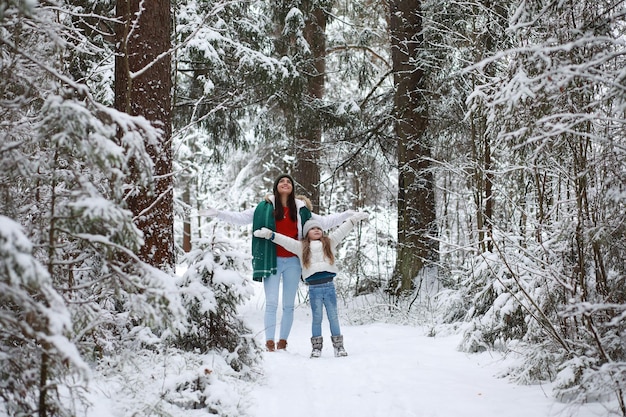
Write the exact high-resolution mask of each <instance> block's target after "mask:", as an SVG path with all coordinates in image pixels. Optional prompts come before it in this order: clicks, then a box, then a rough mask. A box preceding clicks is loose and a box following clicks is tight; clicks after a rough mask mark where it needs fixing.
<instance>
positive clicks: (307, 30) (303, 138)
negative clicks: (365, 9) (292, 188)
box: [295, 8, 326, 212]
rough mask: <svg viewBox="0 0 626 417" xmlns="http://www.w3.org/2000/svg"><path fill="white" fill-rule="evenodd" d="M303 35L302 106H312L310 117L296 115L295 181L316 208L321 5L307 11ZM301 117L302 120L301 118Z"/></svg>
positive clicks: (322, 29) (323, 49) (321, 93)
mask: <svg viewBox="0 0 626 417" xmlns="http://www.w3.org/2000/svg"><path fill="white" fill-rule="evenodd" d="M304 37H305V39H306V41H307V42H308V44H309V47H310V48H311V56H310V57H309V61H308V62H307V64H308V65H307V68H306V71H307V90H306V96H305V100H306V101H308V102H307V103H304V106H305V108H308V107H309V106H312V108H311V110H310V112H311V117H306V116H305V115H298V117H300V118H301V123H299V125H300V126H301V128H300V129H299V131H298V132H297V135H298V136H297V138H296V139H297V144H296V166H295V178H296V181H298V183H299V184H300V185H301V186H302V187H303V188H304V189H305V190H306V192H307V195H308V197H309V198H310V200H311V204H312V205H313V210H314V211H316V212H317V211H318V210H319V202H320V195H319V182H320V169H319V149H320V147H321V144H322V121H321V118H320V115H319V112H318V110H319V105H318V104H317V103H319V102H320V101H321V100H323V99H324V93H325V83H324V77H325V76H326V14H325V12H324V10H322V9H321V8H314V9H313V10H311V12H310V13H309V14H308V15H307V19H306V23H305V27H304ZM302 119H304V120H302Z"/></svg>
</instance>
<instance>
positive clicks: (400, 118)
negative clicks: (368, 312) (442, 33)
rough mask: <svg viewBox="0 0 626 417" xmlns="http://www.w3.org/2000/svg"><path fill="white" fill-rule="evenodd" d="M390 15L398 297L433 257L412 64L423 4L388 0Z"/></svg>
mask: <svg viewBox="0 0 626 417" xmlns="http://www.w3.org/2000/svg"><path fill="white" fill-rule="evenodd" d="M416 6H417V7H416ZM389 13H390V19H389V28H390V35H391V57H392V62H393V73H394V85H395V96H394V116H395V135H396V137H397V140H398V150H397V152H398V248H397V258H396V266H395V271H394V274H393V278H392V280H391V283H390V291H391V292H392V293H394V294H396V295H398V294H400V293H402V292H407V291H410V290H411V289H412V288H413V280H414V279H415V277H416V276H417V275H418V273H419V272H420V271H421V270H422V268H423V267H424V265H425V264H426V262H427V261H429V260H432V259H433V258H434V250H433V240H432V236H431V234H432V233H434V232H433V225H434V220H435V200H434V192H433V190H434V188H433V174H432V172H431V171H430V170H429V168H430V162H429V158H430V145H429V143H428V141H427V140H426V138H425V132H426V129H427V127H428V103H427V100H426V98H425V96H424V83H425V74H424V71H423V69H422V68H420V66H419V62H417V61H416V59H417V58H418V53H419V50H420V48H422V47H423V42H424V40H423V35H422V34H421V33H422V18H421V2H416V1H414V0H410V1H409V0H390V1H389Z"/></svg>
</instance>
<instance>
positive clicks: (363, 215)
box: [350, 211, 370, 225]
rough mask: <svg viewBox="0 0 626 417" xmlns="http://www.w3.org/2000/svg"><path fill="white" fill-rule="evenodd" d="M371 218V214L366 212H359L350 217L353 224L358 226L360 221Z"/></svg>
mask: <svg viewBox="0 0 626 417" xmlns="http://www.w3.org/2000/svg"><path fill="white" fill-rule="evenodd" d="M369 217H370V215H369V213H366V212H364V211H359V212H357V213H355V214H353V215H352V217H350V221H351V222H352V224H354V225H356V224H357V223H358V222H360V221H363V220H367V219H369Z"/></svg>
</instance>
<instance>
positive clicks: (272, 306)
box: [263, 256, 302, 340]
mask: <svg viewBox="0 0 626 417" xmlns="http://www.w3.org/2000/svg"><path fill="white" fill-rule="evenodd" d="M276 268H277V270H276V273H275V274H272V275H270V276H268V277H265V278H264V279H263V288H264V290H265V340H274V337H275V336H276V311H277V310H278V295H279V292H280V279H281V277H282V281H283V315H282V317H281V320H280V339H285V340H287V338H288V337H289V333H290V332H291V325H292V324H293V309H294V303H295V300H296V293H297V292H298V284H299V283H300V275H301V274H302V267H301V266H300V260H299V259H298V257H297V256H293V257H289V258H283V257H280V256H279V257H278V258H277V262H276Z"/></svg>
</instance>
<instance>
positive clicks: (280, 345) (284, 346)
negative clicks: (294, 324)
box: [276, 339, 287, 350]
mask: <svg viewBox="0 0 626 417" xmlns="http://www.w3.org/2000/svg"><path fill="white" fill-rule="evenodd" d="M276 349H278V350H285V349H287V341H286V340H285V339H280V340H279V341H278V344H277V345H276Z"/></svg>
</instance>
